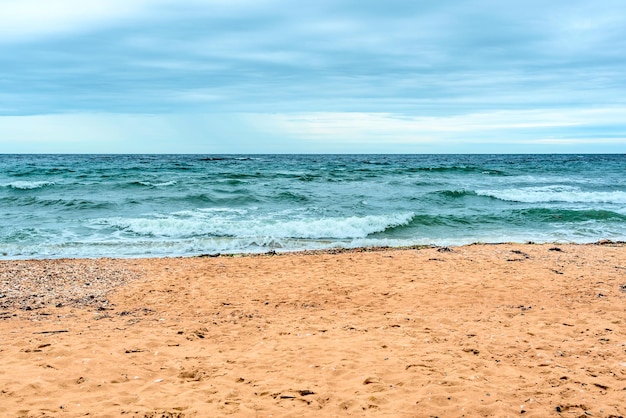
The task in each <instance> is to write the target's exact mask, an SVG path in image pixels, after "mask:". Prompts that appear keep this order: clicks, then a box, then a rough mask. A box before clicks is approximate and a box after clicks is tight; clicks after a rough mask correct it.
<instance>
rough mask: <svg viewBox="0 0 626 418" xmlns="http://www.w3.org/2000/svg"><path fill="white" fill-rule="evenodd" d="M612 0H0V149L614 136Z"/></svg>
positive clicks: (266, 147)
mask: <svg viewBox="0 0 626 418" xmlns="http://www.w3.org/2000/svg"><path fill="white" fill-rule="evenodd" d="M625 51H626V0H602V1H598V0H550V1H546V0H541V1H537V0H524V1H518V0H508V1H502V0H474V1H463V0H432V1H431V0H385V1H383V0H315V1H308V0H304V1H299V2H295V1H293V0H291V1H286V0H253V1H252V0H132V1H129V0H89V1H85V0H19V1H18V0H0V153H202V154H213V153H215V154H223V153H227V154H231V153H243V154H249V153H561V152H562V153H587V152H588V153H600V152H606V153H626V53H625Z"/></svg>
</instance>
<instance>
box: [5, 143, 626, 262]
mask: <svg viewBox="0 0 626 418" xmlns="http://www.w3.org/2000/svg"><path fill="white" fill-rule="evenodd" d="M0 168H1V169H0V258H5V259H15V258H49V257H100V256H110V257H139V256H142V257H143V256H145V257H153V256H177V255H194V254H202V253H217V252H220V253H236V252H265V251H269V250H277V251H292V250H302V249H318V248H331V247H355V246H370V245H384V246H403V245H414V244H437V245H458V244H467V243H473V242H505V241H506V242H526V241H534V242H578V243H583V242H593V241H597V240H600V239H611V240H626V175H625V173H626V156H624V155H250V156H242V155H235V156H229V155H0Z"/></svg>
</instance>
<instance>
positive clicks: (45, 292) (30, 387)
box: [0, 241, 626, 417]
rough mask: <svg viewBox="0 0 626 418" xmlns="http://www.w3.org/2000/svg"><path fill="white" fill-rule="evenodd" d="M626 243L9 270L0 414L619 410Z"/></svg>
mask: <svg viewBox="0 0 626 418" xmlns="http://www.w3.org/2000/svg"><path fill="white" fill-rule="evenodd" d="M624 247H626V244H624V243H619V242H610V241H600V242H598V243H595V244H563V243H550V244H546V243H541V244H516V243H501V244H500V243H499V244H473V245H466V246H459V247H433V246H425V247H420V248H395V247H391V248H381V247H370V248H357V249H330V250H321V251H317V250H316V251H313V252H308V251H304V252H296V253H294V252H288V253H281V252H277V253H275V254H267V253H261V254H249V255H246V256H234V255H233V256H231V255H221V256H218V257H208V256H207V257H198V256H195V257H192V256H190V257H174V258H150V259H146V258H143V259H102V258H101V259H49V260H26V261H25V260H3V261H1V262H0V271H1V272H2V273H1V274H0V276H1V277H2V286H3V290H2V291H0V295H4V296H1V297H0V306H2V308H1V309H0V313H1V314H2V315H1V316H0V318H2V319H0V332H1V333H2V334H3V335H5V336H8V338H5V339H3V341H2V342H1V343H0V360H1V361H2V362H3V364H4V368H3V370H2V371H0V386H1V387H2V389H3V390H2V394H0V396H1V397H2V402H1V403H0V415H4V416H24V417H30V416H32V417H35V416H68V417H74V416H76V417H78V416H84V415H85V414H87V413H89V414H91V415H97V416H103V417H109V416H110V417H115V416H120V415H126V416H131V417H154V416H166V417H201V416H226V415H232V416H311V417H313V416H346V415H347V416H349V415H356V416H363V415H368V416H407V417H408V416H424V415H425V416H428V415H433V416H436V415H438V416H461V415H465V416H518V415H520V414H524V416H531V417H545V416H580V415H583V414H587V415H589V414H593V416H596V417H598V416H599V417H610V416H613V417H617V416H624V415H626V407H625V406H624V405H623V399H624V395H625V394H626V360H625V359H626V357H625V356H626V312H625V311H624V303H626V251H625V250H624ZM9 269H12V270H9ZM29 269H30V270H29ZM7 272H8V273H11V272H12V273H11V274H12V276H10V277H8V276H7ZM20 275H22V276H23V277H21V278H20ZM29 275H30V276H29ZM29 277H30V279H29ZM37 278H38V279H42V280H40V282H38V286H39V287H37V286H35V287H34V288H28V287H24V289H23V293H24V294H23V295H22V296H23V297H24V299H15V301H17V303H15V304H13V305H12V304H10V303H7V302H8V299H10V298H11V297H17V296H16V293H13V294H11V295H10V294H8V293H7V291H6V289H7V286H8V288H10V285H11V280H14V282H13V284H14V285H15V283H17V282H16V281H15V280H18V279H19V280H21V282H20V283H21V285H23V286H27V285H28V284H29V280H31V281H36V280H35V279H37ZM97 279H101V280H102V287H97ZM32 284H33V283H30V285H32ZM14 289H15V286H14ZM64 292H65V293H64ZM33 295H36V296H37V297H32V296H33ZM91 295H93V296H94V297H93V298H91V297H90V296H91ZM55 298H56V299H55ZM59 298H67V300H68V301H70V302H71V303H70V302H68V303H61V304H60V305H59V303H58V300H60V299H59ZM42 302H43V303H42ZM28 304H31V306H30V309H25V307H26V306H27V305H28Z"/></svg>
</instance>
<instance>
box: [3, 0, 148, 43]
mask: <svg viewBox="0 0 626 418" xmlns="http://www.w3.org/2000/svg"><path fill="white" fill-rule="evenodd" d="M150 3H155V1H149V0H133V1H124V0H88V1H84V0H18V1H16V0H0V42H4V43H6V42H12V41H22V40H31V39H35V38H39V37H42V36H48V35H62V34H68V33H75V32H80V31H84V30H93V29H97V28H99V27H101V26H102V25H112V24H115V23H117V22H119V20H120V19H124V18H128V17H131V16H133V15H136V14H139V13H140V12H141V11H143V10H144V8H145V7H147V6H149V5H150Z"/></svg>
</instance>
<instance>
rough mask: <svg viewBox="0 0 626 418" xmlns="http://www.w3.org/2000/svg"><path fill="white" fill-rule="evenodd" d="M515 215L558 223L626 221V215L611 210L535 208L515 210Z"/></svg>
mask: <svg viewBox="0 0 626 418" xmlns="http://www.w3.org/2000/svg"><path fill="white" fill-rule="evenodd" d="M513 215H514V216H515V215H519V216H523V217H527V218H530V219H534V220H537V221H541V222H558V223H568V222H569V223H582V222H588V221H601V222H625V221H626V215H624V214H621V213H617V212H613V211H610V210H566V209H547V208H533V209H526V210H520V211H513Z"/></svg>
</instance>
